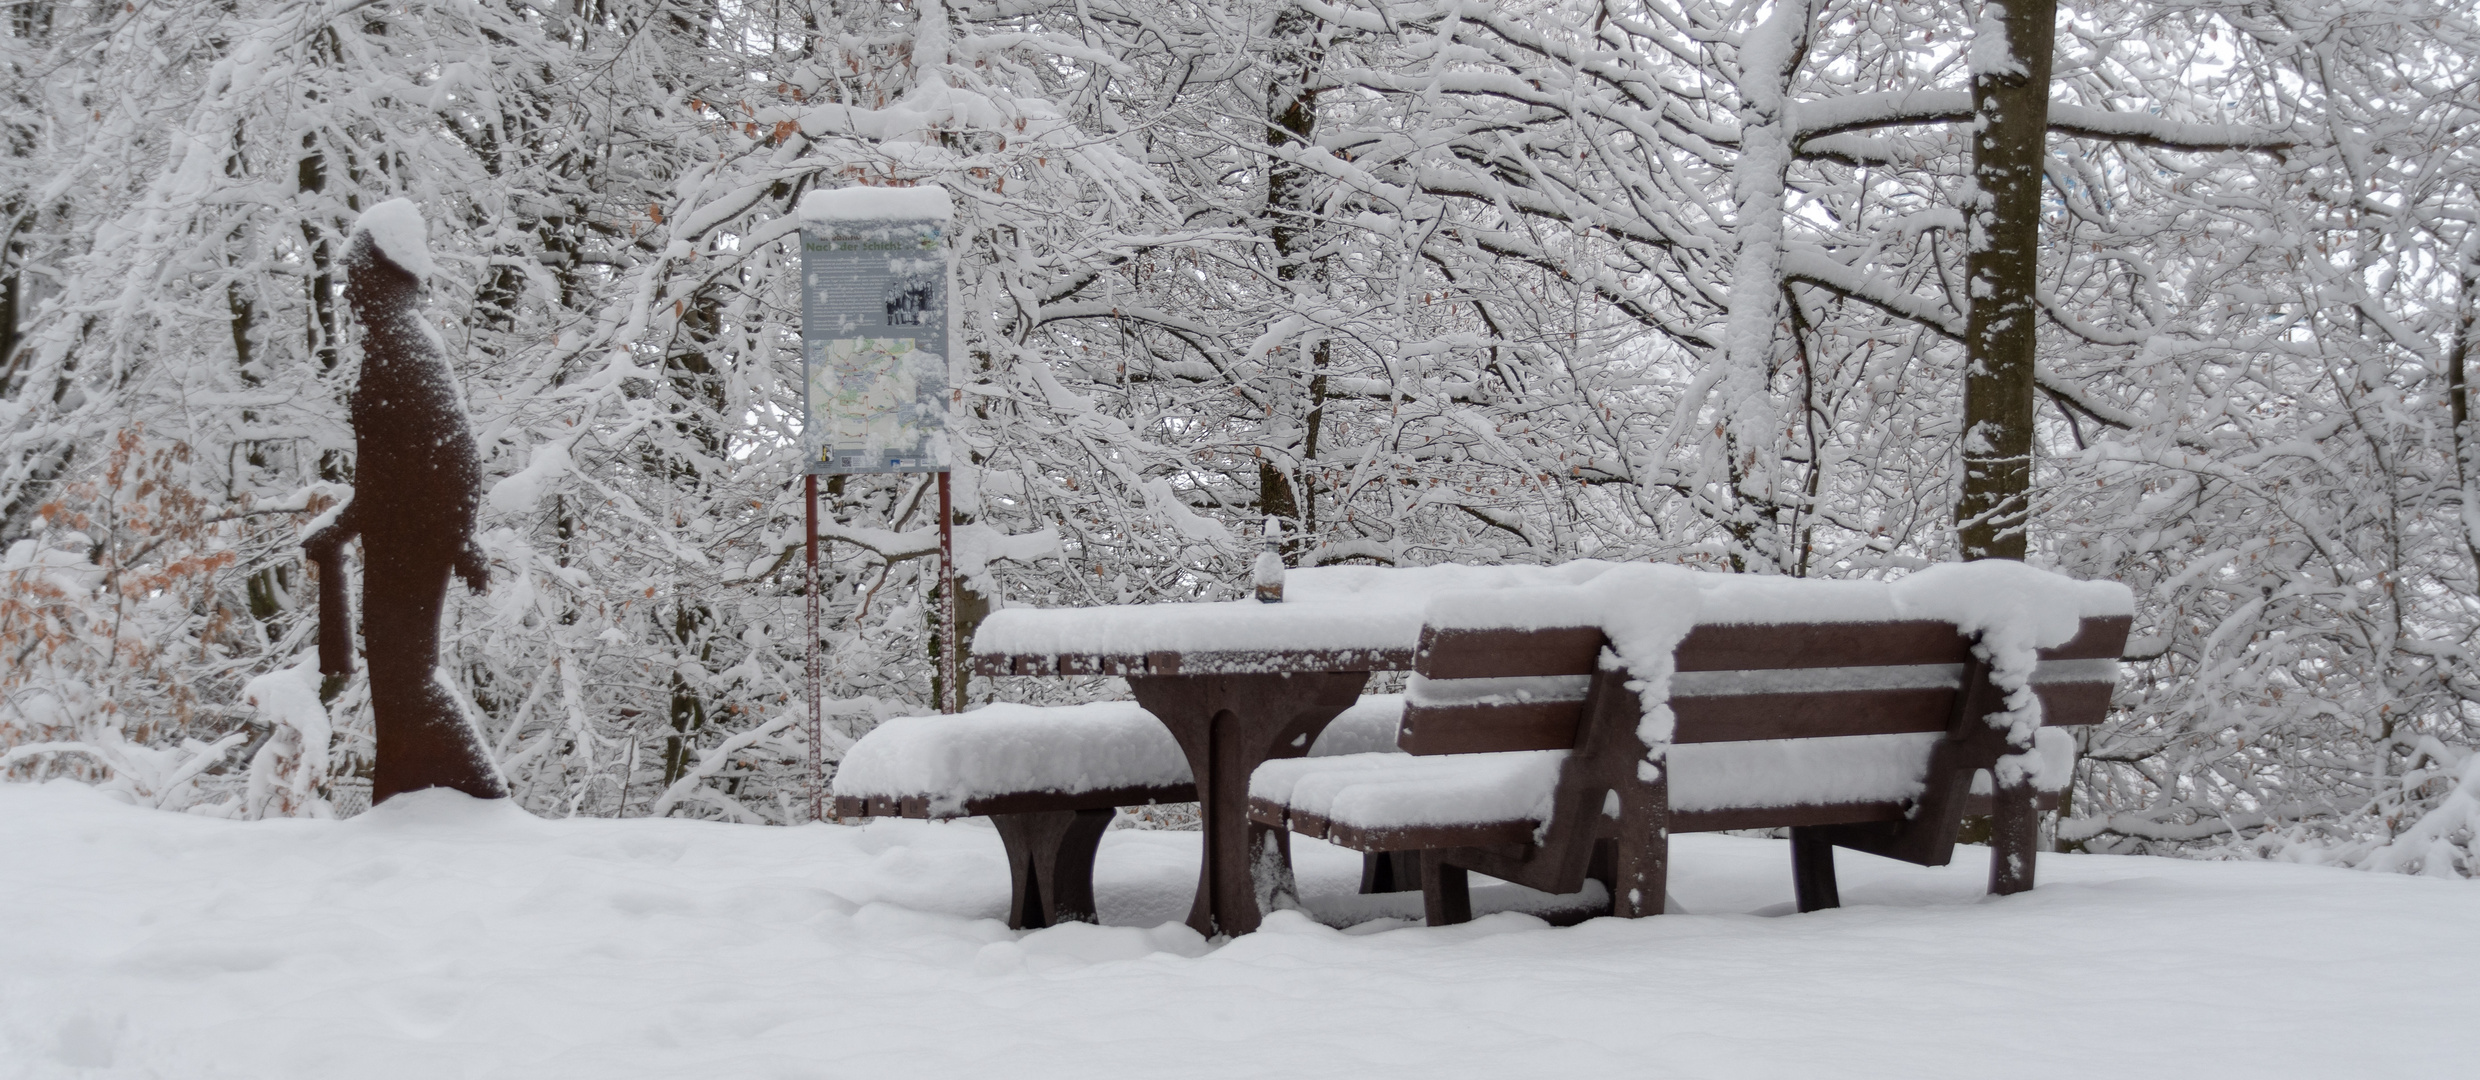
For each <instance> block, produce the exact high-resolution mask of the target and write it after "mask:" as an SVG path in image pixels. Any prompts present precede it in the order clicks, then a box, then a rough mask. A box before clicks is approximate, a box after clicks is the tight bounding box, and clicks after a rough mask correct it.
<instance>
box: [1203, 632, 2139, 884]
mask: <svg viewBox="0 0 2480 1080" xmlns="http://www.w3.org/2000/svg"><path fill="white" fill-rule="evenodd" d="M2131 621H2132V620H2131V619H2130V618H2129V617H2127V616H2123V615H2108V616H2095V617H2089V618H2085V619H2083V620H2082V622H2081V624H2080V627H2079V628H2078V631H2077V633H2076V634H2075V636H2074V637H2073V639H2072V640H2070V641H2067V642H2065V643H2063V644H2060V645H2058V646H2055V647H2053V648H2048V649H2042V650H2039V652H2038V657H2039V664H2038V666H2037V667H2036V668H2034V670H2033V672H2032V675H2031V680H2030V683H2031V689H2032V691H2033V693H2034V694H2035V695H2037V696H2038V698H2039V699H2040V701H2041V706H2042V713H2043V723H2044V726H2043V728H2042V729H2041V730H2040V731H2038V732H2034V733H2033V734H2034V736H2035V737H2036V740H2037V742H2036V745H2035V747H2034V748H2032V749H2031V750H2030V751H2029V752H2028V753H2020V756H2018V757H2015V758H2010V759H2008V766H2009V767H2006V768H2000V767H1999V766H2000V763H2001V758H2002V757H2005V756H2006V755H2009V754H2014V753H2019V752H2020V751H2022V750H2023V748H2021V747H2016V746H2011V745H2010V744H2009V742H2008V733H2007V732H2003V731H2000V730H1999V729H1997V728H1995V727H1992V726H1991V724H1990V723H1989V718H1990V717H1991V716H1992V715H1993V714H2001V713H2002V712H2003V710H2005V709H2006V703H2005V701H2004V695H2003V694H2002V693H2001V692H2000V691H1999V689H1998V687H1997V686H1996V685H1994V684H1993V682H1992V681H1991V671H1990V668H1989V665H1988V663H1987V662H1986V661H1985V660H1984V659H1983V658H1981V657H1979V656H1976V655H1975V650H1974V640H1973V638H1972V637H1970V636H1968V635H1965V634H1962V633H1959V632H1958V631H1957V629H1956V627H1955V625H1954V624H1952V623H1947V622H1940V621H1934V620H1907V621H1878V622H1843V623H1833V622H1819V623H1792V624H1779V623H1778V624H1774V625H1743V624H1716V625H1697V626H1694V627H1693V628H1691V629H1689V630H1688V631H1687V632H1686V634H1685V636H1684V637H1683V638H1681V639H1679V642H1678V645H1677V646H1676V649H1675V652H1674V654H1673V661H1674V666H1675V671H1674V673H1673V674H1672V675H1671V676H1670V679H1669V693H1668V698H1667V703H1668V706H1669V709H1670V711H1671V713H1672V717H1673V725H1672V730H1671V732H1670V740H1669V743H1668V745H1667V746H1665V747H1663V751H1664V752H1663V754H1662V755H1661V756H1662V758H1663V762H1664V764H1663V765H1662V767H1660V768H1648V767H1647V766H1646V762H1645V759H1646V757H1647V753H1648V746H1647V744H1646V743H1645V742H1644V741H1643V739H1642V738H1641V737H1640V727H1639V725H1640V722H1641V721H1642V720H1643V718H1644V708H1645V706H1644V699H1643V696H1642V695H1641V694H1640V693H1639V689H1640V688H1641V686H1642V684H1641V683H1637V682H1636V681H1635V680H1634V679H1633V677H1632V676H1631V675H1630V673H1629V672H1628V671H1626V670H1624V669H1621V668H1617V667H1616V666H1615V663H1614V662H1615V655H1614V654H1612V653H1611V652H1609V651H1608V649H1607V645H1608V642H1607V641H1606V639H1605V636H1604V632H1603V630H1602V629H1601V628H1600V627H1599V626H1589V625H1580V626H1551V627H1540V626H1530V627H1520V628H1488V627H1480V628H1475V627H1470V626H1447V627H1440V626H1431V627H1428V628H1425V629H1424V631H1423V634H1422V639H1421V646H1420V649H1419V652H1418V653H1417V654H1416V658H1415V675H1414V680H1413V685H1412V689H1411V693H1410V695H1409V705H1408V706H1407V708H1406V710H1405V713H1404V719H1403V723H1402V726H1401V728H1400V731H1399V734H1398V744H1399V747H1400V748H1401V749H1402V750H1404V751H1406V752H1407V754H1408V755H1409V756H1407V757H1387V756H1362V757H1352V758H1333V759H1326V760H1295V761H1276V762H1268V763H1266V764H1265V765H1263V766H1261V767H1260V768H1259V770H1258V772H1257V774H1256V776H1255V777H1253V778H1252V783H1251V803H1250V819H1251V821H1252V823H1253V825H1254V826H1256V827H1258V828H1261V829H1265V830H1270V831H1272V832H1274V833H1277V834H1278V835H1279V833H1280V832H1281V831H1283V830H1289V831H1293V832H1300V833H1304V834H1307V835H1312V836H1317V837H1320V838H1322V839H1325V840H1327V841H1329V842H1332V843H1336V844H1339V845H1341V846H1344V847H1347V848H1352V849H1355V850H1359V851H1363V852H1371V853H1375V852H1406V851H1418V852H1420V853H1421V856H1420V858H1419V860H1418V874H1419V876H1420V879H1421V882H1422V889H1423V892H1424V894H1425V908H1426V910H1427V912H1428V915H1429V919H1430V921H1431V922H1432V923H1447V922H1458V921H1462V920H1463V919H1465V918H1469V907H1468V904H1467V902H1466V900H1465V896H1466V892H1465V884H1464V882H1465V875H1466V872H1467V871H1468V870H1472V871H1480V872H1482V873H1486V874H1490V875H1492V876H1495V877H1499V878H1502V879H1504V880H1508V881H1512V882H1515V883H1518V884H1522V885H1525V886H1528V887H1531V888H1534V889H1539V890H1542V891H1545V892H1551V893H1568V892H1572V891H1574V890H1575V889H1576V888H1577V887H1578V886H1579V885H1580V884H1581V882H1582V880H1583V878H1584V877H1586V876H1588V875H1589V876H1592V877H1595V878H1599V879H1601V880H1603V881H1604V882H1605V883H1606V884H1608V885H1609V887H1610V892H1611V895H1612V896H1613V898H1614V899H1613V910H1614V913H1616V914H1621V915H1640V914H1655V913H1658V912H1659V911H1660V910H1661V906H1662V898H1663V895H1664V894H1663V884H1664V880H1665V875H1666V872H1667V860H1668V841H1667V837H1668V835H1669V834H1670V833H1673V832H1692V831H1708V830H1722V829H1757V828H1777V827H1789V828H1790V829H1791V830H1792V837H1793V843H1792V848H1793V877H1794V886H1795V892H1796V896H1797V899H1798V903H1799V907H1800V909H1801V910H1803V911H1809V910H1815V909H1817V908H1821V907H1831V906H1834V905H1835V904H1837V903H1838V902H1839V897H1838V895H1837V890H1836V886H1835V882H1834V870H1833V854H1832V849H1833V848H1834V847H1835V846H1843V847H1851V848H1854V849H1856V850H1864V851H1870V852H1873V853H1876V854H1881V855H1886V856H1889V857H1893V858H1898V859H1904V860H1907V861H1911V862H1914V863H1919V864H1922V865H1932V866H1934V865H1944V864H1945V863H1946V862H1947V861H1949V859H1950V858H1951V856H1952V851H1953V848H1954V846H1955V841H1956V836H1957V834H1958V832H1959V830H1960V827H1961V821H1962V819H1963V817H1964V816H1965V815H1968V814H1986V815H1989V816H1991V817H1992V819H1993V823H1994V832H1995V834H1996V836H1995V839H1994V841H1993V844H1992V859H1991V864H1992V868H1991V878H1990V880H1991V888H1992V891H1995V892H1999V893H2006V892H2014V891H2020V890H2022V889H2026V888H2030V887H2031V885H2032V880H2033V862H2034V854H2035V853H2034V851H2033V842H2034V833H2035V827H2036V825H2037V815H2038V813H2039V811H2040V810H2043V809H2050V808H2054V807H2055V806H2056V804H2057V797H2058V791H2059V790H2060V789H2061V788H2062V787H2063V785H2064V783H2065V782H2066V779H2067V777H2068V776H2069V774H2070V773H2071V769H2072V762H2073V740H2072V737H2071V736H2069V735H2068V734H2067V733H2066V732H2064V731H2060V730H2057V729H2058V728H2061V727H2066V726H2072V725H2078V724H2091V723H2096V722H2098V721H2099V720H2100V719H2101V718H2102V717H2103V715H2104V714H2105V713H2106V711H2107V708H2108V704H2109V697H2110V692H2111V690H2112V689H2113V687H2114V685H2115V682H2116V678H2117V671H2116V657H2117V656H2118V653H2119V650H2120V648H2121V647H2122V646H2123V644H2124V643H2125V639H2126V634H2127V629H2128V626H2129V624H2130V622H2131ZM1994 774H2004V776H2005V782H2004V783H1998V782H1995V781H1993V779H1992V777H1993V775H1994ZM1267 848H1268V850H1288V849H1287V846H1286V845H1282V844H1280V843H1271V842H1270V843H1268V844H1267ZM1398 866H1399V869H1398V871H1397V873H1398V880H1399V882H1400V881H1401V875H1402V873H1403V870H1404V869H1409V868H1406V867H1402V866H1401V864H1400V863H1399V864H1398ZM1266 872H1267V873H1268V874H1270V875H1273V876H1274V877H1275V878H1276V879H1277V880H1270V881H1267V882H1264V883H1262V884H1261V885H1260V889H1261V892H1263V893H1264V894H1265V895H1268V896H1284V895H1287V894H1288V893H1289V892H1290V890H1291V886H1290V883H1289V879H1288V873H1289V869H1288V865H1284V864H1282V863H1281V862H1280V861H1279V860H1273V861H1270V862H1269V865H1268V867H1267V871H1266Z"/></svg>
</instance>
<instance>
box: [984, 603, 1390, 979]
mask: <svg viewBox="0 0 2480 1080" xmlns="http://www.w3.org/2000/svg"><path fill="white" fill-rule="evenodd" d="M1420 625H1421V620H1420V609H1419V606H1418V604H1410V605H1406V604H1401V603H1386V602H1382V601H1381V602H1374V603H1319V602H1313V601H1312V602H1299V603H1285V604H1257V603H1255V602H1251V601H1243V602H1239V603H1232V604H1148V605H1129V606H1124V607H1099V608H1058V609H1029V608H1016V609H1009V610H1005V611H1001V612H999V613H996V614H994V615H992V616H991V618H990V620H989V621H987V622H985V623H984V624H983V625H982V629H981V632H980V633H978V634H977V635H976V636H975V639H974V647H973V670H974V673H975V674H979V675H1117V676H1120V677H1123V678H1125V679H1127V680H1128V686H1129V689H1130V691H1131V692H1132V694H1133V695H1134V696H1135V698H1136V700H1137V703H1138V704H1140V705H1143V706H1144V707H1145V710H1146V711H1147V712H1149V713H1152V714H1153V715H1154V717H1155V719H1157V720H1160V721H1161V722H1162V724H1163V726H1164V727H1166V728H1169V729H1170V730H1171V734H1172V736H1173V737H1174V738H1176V739H1178V740H1179V743H1180V749H1181V751H1182V752H1183V753H1185V754H1186V755H1187V757H1188V763H1189V769H1190V771H1191V772H1192V773H1193V774H1194V775H1195V777H1196V782H1197V800H1198V814H1199V817H1200V818H1201V819H1202V824H1203V829H1204V834H1205V835H1204V852H1203V857H1202V858H1201V859H1200V861H1199V866H1198V870H1197V898H1196V900H1195V902H1194V903H1192V904H1191V905H1190V907H1189V914H1188V925H1189V926H1191V927H1193V928H1195V929H1196V930H1197V932H1198V933H1201V934H1206V935H1209V936H1211V935H1214V934H1245V933H1248V932H1250V931H1252V930H1255V929H1257V924H1258V918H1259V912H1260V909H1261V903H1260V901H1261V898H1260V897H1258V896H1257V895H1255V891H1254V886H1253V884H1252V879H1251V875H1250V863H1251V861H1252V860H1253V859H1254V858H1256V857H1257V856H1258V854H1259V853H1257V852H1253V851H1251V850H1249V831H1250V830H1249V816H1248V813H1249V775H1250V774H1251V773H1253V772H1255V771H1256V769H1257V766H1258V765H1259V764H1260V763H1263V762H1265V761H1268V760H1272V759H1275V758H1290V757H1300V756H1302V755H1304V754H1307V753H1308V752H1309V747H1310V745H1311V744H1312V743H1315V742H1316V741H1317V737H1318V734H1319V733H1320V732H1322V731H1324V730H1325V729H1326V725H1327V723H1328V722H1330V721H1332V720H1333V719H1334V718H1335V716H1336V715H1337V714H1339V713H1341V712H1343V711H1344V710H1345V709H1348V708H1351V707H1352V704H1353V703H1354V702H1355V701H1358V700H1359V699H1360V694H1361V689H1362V687H1364V686H1366V685H1367V684H1368V682H1369V675H1370V673H1371V672H1374V671H1406V670H1410V669H1411V667H1412V654H1413V648H1414V646H1415V645H1417V644H1418V642H1419V639H1420ZM1261 832H1262V830H1261ZM1281 839H1282V838H1281V837H1280V836H1279V835H1278V836H1277V842H1280V840H1281Z"/></svg>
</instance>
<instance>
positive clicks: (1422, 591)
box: [973, 559, 1620, 675]
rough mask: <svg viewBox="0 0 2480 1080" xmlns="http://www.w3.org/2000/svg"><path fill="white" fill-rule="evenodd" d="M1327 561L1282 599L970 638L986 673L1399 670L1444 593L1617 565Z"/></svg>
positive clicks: (1585, 576)
mask: <svg viewBox="0 0 2480 1080" xmlns="http://www.w3.org/2000/svg"><path fill="white" fill-rule="evenodd" d="M1618 565H1620V564H1617V563H1609V562H1601V561H1598V560H1591V559H1587V560H1580V561H1577V562H1571V563H1562V564H1560V565H1557V566H1457V565H1446V566H1421V567H1404V568H1395V567H1374V566H1327V567H1316V568H1311V569H1301V570H1292V571H1289V572H1288V573H1287V574H1286V575H1285V582H1284V599H1283V602H1282V603H1279V604H1261V603H1258V602H1257V601H1255V600H1238V601H1232V602H1228V603H1219V604H1120V605H1111V606H1104V607H1082V608H1008V609H1004V610H1001V611H998V612H995V613H993V614H992V615H991V616H990V617H989V618H988V619H987V620H985V621H984V622H983V623H982V625H981V629H980V631H979V632H977V633H976V634H975V635H974V638H973V658H974V666H975V670H976V671H978V672H979V673H981V674H984V675H1051V674H1060V675H1086V674H1101V675H1140V674H1155V675H1172V674H1181V673H1188V674H1205V673H1213V672H1248V671H1402V670H1407V669H1409V668H1410V667H1411V666H1412V651H1413V647H1414V646H1416V645H1418V644H1419V643H1420V640H1421V621H1422V617H1423V613H1424V612H1425V611H1426V610H1427V609H1428V607H1429V603H1430V601H1431V600H1432V599H1435V598H1436V597H1438V596H1440V595H1442V594H1445V593H1461V592H1480V591H1490V590H1501V589H1527V588H1535V589H1537V588H1555V587H1560V586H1576V585H1583V584H1585V583H1587V582H1590V581H1592V580H1593V579H1594V578H1596V577H1598V576H1600V575H1602V574H1603V573H1606V572H1608V571H1609V570H1611V569H1612V568H1614V567H1616V566H1618Z"/></svg>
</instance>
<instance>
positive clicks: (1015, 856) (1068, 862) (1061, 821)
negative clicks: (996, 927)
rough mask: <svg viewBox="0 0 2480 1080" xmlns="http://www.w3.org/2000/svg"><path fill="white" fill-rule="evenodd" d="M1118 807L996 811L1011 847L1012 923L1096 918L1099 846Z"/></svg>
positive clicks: (1021, 926) (1002, 838) (1027, 926)
mask: <svg viewBox="0 0 2480 1080" xmlns="http://www.w3.org/2000/svg"><path fill="white" fill-rule="evenodd" d="M1118 813H1119V811H1117V810H1115V809H1111V808H1109V807H1105V808H1103V809H1099V810H1045V811H1042V812H1039V813H1031V814H992V815H991V816H990V821H991V824H993V825H996V826H998V828H999V842H1000V843H1002V844H1004V845H1006V846H1007V857H1008V877H1009V897H1008V925H1009V926H1010V927H1013V928H1015V929H1018V930H1034V929H1039V928H1041V927H1045V926H1054V925H1057V924H1058V923H1060V922H1063V921H1073V922H1093V921H1095V920H1094V850H1095V849H1096V848H1098V847H1100V846H1101V844H1102V833H1103V831H1104V830H1106V829H1108V828H1110V827H1111V819H1112V818H1113V817H1115V816H1117V815H1118Z"/></svg>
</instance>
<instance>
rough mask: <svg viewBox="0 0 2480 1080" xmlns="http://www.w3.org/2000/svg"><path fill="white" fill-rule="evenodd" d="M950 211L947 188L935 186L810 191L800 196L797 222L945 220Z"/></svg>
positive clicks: (920, 185)
mask: <svg viewBox="0 0 2480 1080" xmlns="http://www.w3.org/2000/svg"><path fill="white" fill-rule="evenodd" d="M950 212H951V208H950V200H949V198H948V195H947V189H946V188H943V187H940V186H939V185H937V184H919V185H915V186H913V187H847V188H836V189H834V190H831V191H813V192H810V193H809V194H807V195H803V196H801V209H800V214H801V220H803V221H816V222H833V221H945V220H947V218H948V215H949V213H950Z"/></svg>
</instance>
